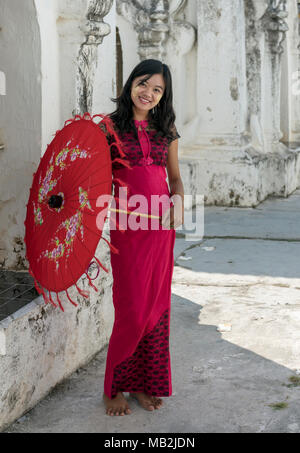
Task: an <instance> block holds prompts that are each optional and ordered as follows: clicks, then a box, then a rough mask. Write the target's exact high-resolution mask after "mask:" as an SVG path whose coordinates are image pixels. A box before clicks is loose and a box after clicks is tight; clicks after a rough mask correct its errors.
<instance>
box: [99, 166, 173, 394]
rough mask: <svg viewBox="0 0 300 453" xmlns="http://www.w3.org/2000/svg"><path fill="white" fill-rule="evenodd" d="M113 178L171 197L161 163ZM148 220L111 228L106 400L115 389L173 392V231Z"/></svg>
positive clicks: (134, 190) (142, 190)
mask: <svg viewBox="0 0 300 453" xmlns="http://www.w3.org/2000/svg"><path fill="white" fill-rule="evenodd" d="M129 172H130V173H129ZM115 176H117V177H118V178H120V179H121V180H122V181H123V182H125V183H129V190H130V194H137V193H139V194H143V195H145V196H146V197H147V198H149V196H150V195H151V194H158V195H161V194H167V195H168V196H169V195H170V193H169V189H168V185H167V182H166V179H165V177H166V172H165V168H164V167H159V166H157V165H150V166H145V167H134V168H133V170H130V169H121V170H118V171H117V172H116V174H115ZM115 188H116V186H115ZM115 193H116V191H115ZM130 194H129V195H130ZM117 207H119V205H118V203H117ZM120 207H122V208H123V205H122V206H120ZM149 208H150V204H149ZM165 209H166V206H164V205H160V206H159V210H158V211H157V210H155V209H152V210H150V209H149V210H148V213H152V214H154V215H157V214H158V215H161V214H162V213H163V212H164V210H165ZM130 210H131V211H133V209H132V208H130ZM135 211H136V210H135ZM139 212H143V210H142V209H140V210H139ZM116 218H117V219H118V216H116ZM148 222H149V223H148V227H149V228H148V229H147V230H142V229H137V230H136V231H134V230H132V229H130V228H127V229H126V230H125V232H123V233H122V232H121V231H120V230H119V229H111V231H110V237H111V244H112V245H113V246H114V247H116V248H117V249H118V250H119V254H114V253H111V266H112V274H113V304H114V309H115V319H114V325H113V330H112V334H111V338H110V342H109V346H108V352H107V359H106V372H105V380H104V393H105V394H106V395H107V396H108V397H109V398H113V397H115V396H116V394H117V392H120V391H123V392H144V393H146V394H148V395H153V396H170V395H171V394H172V381H171V361H170V351H169V334H170V312H171V311H170V309H171V281H172V274H173V268H174V244H175V235H176V232H175V230H174V229H168V230H166V229H163V228H162V227H161V226H159V229H151V227H150V220H149V221H148ZM112 225H113V224H112V223H111V226H112Z"/></svg>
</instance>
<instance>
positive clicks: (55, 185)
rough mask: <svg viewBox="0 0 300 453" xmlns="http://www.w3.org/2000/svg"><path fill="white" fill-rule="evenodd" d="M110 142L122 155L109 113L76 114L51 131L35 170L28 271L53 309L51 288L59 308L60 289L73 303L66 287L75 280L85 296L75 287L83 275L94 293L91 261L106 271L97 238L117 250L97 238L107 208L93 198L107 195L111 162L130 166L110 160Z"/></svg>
mask: <svg viewBox="0 0 300 453" xmlns="http://www.w3.org/2000/svg"><path fill="white" fill-rule="evenodd" d="M95 117H100V118H102V121H101V124H102V123H103V124H104V125H105V128H106V130H107V132H108V133H109V134H110V135H111V136H112V137H113V138H114V141H113V143H111V145H110V146H109V145H108V142H107V139H106V135H105V133H104V132H103V131H102V129H101V128H100V126H99V124H96V123H95V122H94V121H93V119H94V118H95ZM111 146H116V147H117V148H118V150H119V153H120V156H121V157H125V154H124V152H123V151H122V148H121V142H120V140H119V139H118V136H117V134H116V133H115V131H114V130H113V126H112V121H111V120H110V118H109V117H107V116H105V115H101V114H99V115H94V116H93V117H91V116H90V114H89V113H85V114H84V115H83V116H82V117H81V116H79V115H76V116H75V118H73V119H71V120H68V121H66V122H65V124H64V127H63V129H62V130H60V131H57V132H56V134H55V137H54V139H53V140H52V142H51V143H50V145H48V147H47V150H46V152H45V154H44V156H43V157H42V158H41V160H40V164H39V167H38V169H37V171H36V173H34V178H33V183H32V187H31V189H30V196H29V200H28V204H27V215H26V220H25V222H24V224H25V238H24V240H25V243H26V257H27V259H28V261H29V272H30V274H31V275H32V276H33V278H34V282H35V287H36V289H37V291H38V292H39V294H42V295H43V297H44V300H45V302H46V303H51V304H53V305H54V306H55V307H57V304H56V303H55V302H54V300H53V298H52V295H51V292H55V293H56V298H57V303H58V305H59V307H60V308H61V309H62V310H64V309H63V306H62V303H61V300H60V298H59V296H58V293H59V292H60V291H65V292H66V295H67V297H68V299H69V301H70V302H71V303H72V304H73V305H75V306H77V304H76V303H75V302H74V301H73V300H72V299H71V298H70V296H69V294H68V288H69V287H71V286H72V285H74V284H75V286H76V288H77V290H78V292H79V293H80V294H81V295H82V296H84V297H88V293H87V292H86V291H83V290H82V289H80V288H79V287H78V285H77V281H78V280H79V278H80V277H81V276H82V275H83V274H86V276H87V278H88V281H89V284H90V286H91V287H93V288H94V289H95V291H98V290H97V288H96V287H95V286H94V285H93V283H92V279H91V277H90V275H89V273H88V268H89V266H90V264H92V263H91V261H92V260H93V259H94V260H96V262H97V263H98V265H99V266H100V267H101V268H102V269H103V270H104V271H105V272H108V269H106V268H105V267H104V266H103V265H102V263H101V262H100V261H99V259H98V258H97V257H96V256H95V251H96V248H97V245H98V243H99V240H100V239H104V240H105V242H106V243H107V244H108V245H109V246H110V249H111V251H112V252H113V253H118V250H117V249H116V248H115V247H113V246H112V244H110V242H109V241H108V240H107V239H105V238H104V237H103V236H102V229H101V228H100V229H99V221H98V224H97V222H96V219H97V216H98V214H99V213H101V211H103V210H104V211H103V212H102V213H101V214H102V215H101V218H102V219H103V223H102V227H103V225H104V222H105V220H106V216H107V210H108V208H107V207H100V208H99V207H97V204H96V201H97V198H98V197H99V196H100V195H103V194H107V195H111V187H112V182H113V181H114V180H113V179H112V162H115V161H118V162H120V163H122V164H123V165H125V166H126V167H128V168H130V165H129V162H128V161H127V160H124V159H122V158H115V159H114V160H113V161H111V155H110V147H111ZM118 181H119V183H120V184H121V185H125V184H124V183H123V181H120V180H118ZM98 219H99V217H98ZM45 289H46V290H48V294H46V291H45Z"/></svg>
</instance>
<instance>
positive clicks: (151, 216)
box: [108, 208, 160, 219]
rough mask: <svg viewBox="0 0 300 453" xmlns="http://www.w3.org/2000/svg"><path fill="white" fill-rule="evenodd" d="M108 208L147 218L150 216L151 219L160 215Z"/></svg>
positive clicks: (158, 217)
mask: <svg viewBox="0 0 300 453" xmlns="http://www.w3.org/2000/svg"><path fill="white" fill-rule="evenodd" d="M108 210H109V211H115V212H125V213H126V214H134V215H140V216H142V217H149V218H152V219H160V216H157V215H148V214H143V213H141V212H130V211H126V210H125V209H114V208H109V209H108Z"/></svg>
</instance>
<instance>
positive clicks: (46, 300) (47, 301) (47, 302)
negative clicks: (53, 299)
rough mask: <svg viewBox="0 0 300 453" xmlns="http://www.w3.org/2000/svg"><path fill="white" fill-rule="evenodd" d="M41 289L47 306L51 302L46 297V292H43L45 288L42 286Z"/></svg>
mask: <svg viewBox="0 0 300 453" xmlns="http://www.w3.org/2000/svg"><path fill="white" fill-rule="evenodd" d="M41 288H42V289H41V291H42V295H43V299H44V301H45V304H50V300H49V298H48V297H47V295H46V293H45V291H44V290H43V287H42V286H41Z"/></svg>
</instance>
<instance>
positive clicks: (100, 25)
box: [73, 0, 113, 115]
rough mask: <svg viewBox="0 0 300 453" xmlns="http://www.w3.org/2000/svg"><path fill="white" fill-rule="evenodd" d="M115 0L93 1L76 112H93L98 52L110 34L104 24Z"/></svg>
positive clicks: (81, 54)
mask: <svg viewBox="0 0 300 453" xmlns="http://www.w3.org/2000/svg"><path fill="white" fill-rule="evenodd" d="M112 3H113V0H91V1H90V3H89V7H88V12H87V15H86V18H87V21H86V24H85V26H84V27H83V29H82V30H83V32H84V34H85V36H86V40H85V42H84V43H83V44H82V45H81V47H80V51H79V56H78V71H77V85H78V90H77V93H78V95H77V96H78V98H77V105H76V109H75V112H73V113H77V114H81V115H82V114H83V113H85V112H91V110H92V100H93V84H94V83H93V82H94V75H95V69H96V67H97V50H98V46H99V44H101V43H102V41H103V38H104V37H105V36H107V35H108V34H109V33H110V31H111V30H110V25H109V24H107V23H105V22H103V18H104V16H106V15H107V14H108V13H109V11H110V9H111V6H112Z"/></svg>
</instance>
